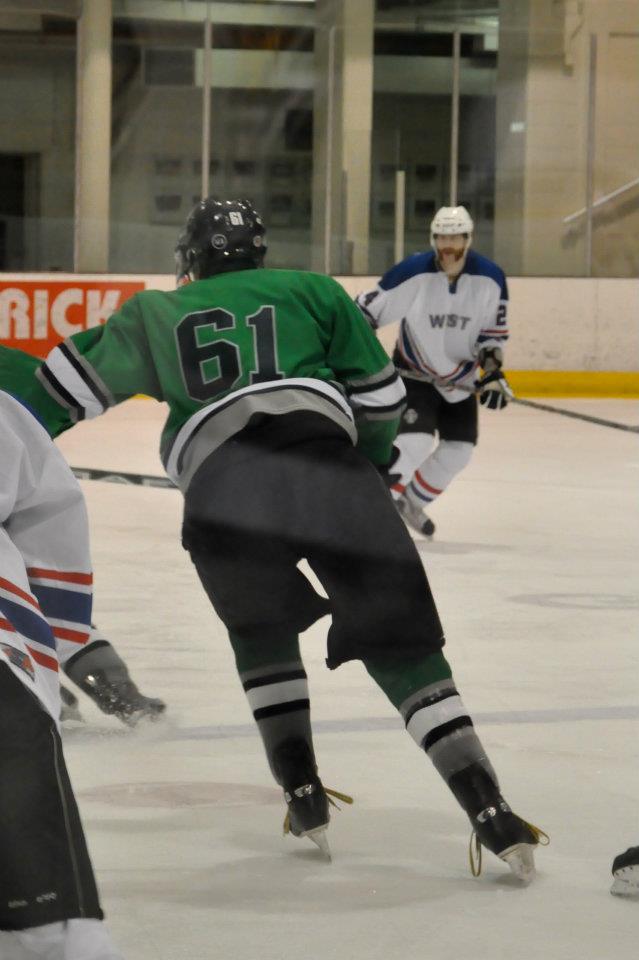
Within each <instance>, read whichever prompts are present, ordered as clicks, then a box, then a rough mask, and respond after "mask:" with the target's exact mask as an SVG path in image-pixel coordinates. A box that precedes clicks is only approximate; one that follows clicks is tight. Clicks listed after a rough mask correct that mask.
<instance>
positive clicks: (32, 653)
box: [0, 391, 93, 720]
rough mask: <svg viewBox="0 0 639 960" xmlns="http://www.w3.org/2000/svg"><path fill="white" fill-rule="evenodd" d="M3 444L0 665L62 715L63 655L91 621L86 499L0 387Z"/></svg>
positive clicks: (33, 423) (40, 432) (44, 437)
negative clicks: (59, 675) (60, 687)
mask: <svg viewBox="0 0 639 960" xmlns="http://www.w3.org/2000/svg"><path fill="white" fill-rule="evenodd" d="M0 449H1V450H2V457H1V458H0V663H1V662H5V663H6V664H7V665H8V666H9V667H10V668H11V670H12V671H13V673H14V674H15V675H16V676H17V677H18V679H19V680H20V681H21V682H22V683H23V684H24V685H25V686H26V687H27V688H28V689H30V690H31V691H32V692H33V693H34V694H35V695H36V696H37V697H38V698H39V700H40V701H41V703H42V704H43V706H44V707H45V708H46V709H47V710H48V712H49V713H50V714H51V715H52V716H53V717H54V718H55V719H56V720H57V718H58V716H59V713H60V693H59V679H58V665H59V660H62V662H64V660H66V659H68V657H69V656H70V655H72V654H73V653H75V652H77V650H78V649H79V648H80V647H81V646H82V645H83V644H85V643H86V642H87V640H88V637H89V631H90V623H91V601H92V581H93V578H92V573H91V561H90V556H89V532H88V521H87V515H86V508H85V505H84V498H83V496H82V492H81V490H80V487H79V484H78V482H77V480H76V479H75V477H74V476H73V474H72V473H71V470H70V469H69V467H68V466H67V464H66V463H65V461H64V458H63V457H62V455H61V453H60V451H59V450H58V449H57V448H56V446H55V445H54V444H53V442H52V441H51V439H50V437H49V435H48V433H47V432H46V430H45V429H44V427H42V426H41V425H40V423H38V421H37V420H36V418H35V416H34V415H33V414H32V413H30V412H29V411H28V410H26V409H25V408H24V407H23V406H22V405H21V404H20V403H18V402H17V401H16V400H14V399H13V397H10V396H9V395H8V394H6V393H4V392H2V391H0Z"/></svg>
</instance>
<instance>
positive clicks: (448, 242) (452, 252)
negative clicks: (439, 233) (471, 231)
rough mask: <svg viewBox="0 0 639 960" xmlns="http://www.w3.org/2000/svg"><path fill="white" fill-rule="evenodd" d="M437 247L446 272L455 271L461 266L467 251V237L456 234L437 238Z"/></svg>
mask: <svg viewBox="0 0 639 960" xmlns="http://www.w3.org/2000/svg"><path fill="white" fill-rule="evenodd" d="M435 245H436V247H437V258H438V260H439V262H440V263H441V265H442V267H443V268H444V270H447V269H449V268H452V269H454V268H455V267H459V266H460V265H461V261H462V258H463V256H464V251H465V249H466V237H465V236H464V235H463V234H461V233H456V234H453V235H452V236H450V237H437V238H436V239H435Z"/></svg>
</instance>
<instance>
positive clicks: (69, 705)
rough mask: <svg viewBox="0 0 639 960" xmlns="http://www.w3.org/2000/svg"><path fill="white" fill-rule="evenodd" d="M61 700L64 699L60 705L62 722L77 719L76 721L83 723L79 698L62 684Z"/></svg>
mask: <svg viewBox="0 0 639 960" xmlns="http://www.w3.org/2000/svg"><path fill="white" fill-rule="evenodd" d="M60 700H61V701H62V704H61V707H60V722H61V723H64V722H65V721H66V720H75V721H76V722H80V723H82V721H83V717H82V714H81V713H80V707H79V705H78V698H77V697H76V695H75V694H74V693H71V691H70V690H67V688H66V687H63V686H62V685H60Z"/></svg>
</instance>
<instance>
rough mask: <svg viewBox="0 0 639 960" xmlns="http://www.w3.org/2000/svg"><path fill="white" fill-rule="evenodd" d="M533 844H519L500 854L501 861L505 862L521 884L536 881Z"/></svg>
mask: <svg viewBox="0 0 639 960" xmlns="http://www.w3.org/2000/svg"><path fill="white" fill-rule="evenodd" d="M534 849H535V847H534V845H533V844H532V843H517V844H515V846H514V847H510V848H509V849H508V850H504V852H503V853H500V854H499V856H500V859H501V860H505V861H506V863H507V864H508V866H509V867H510V869H511V872H512V874H513V876H514V877H516V878H517V880H519V881H520V882H521V883H530V882H531V881H532V880H534V879H535V876H536V871H535V858H534V855H533V850H534Z"/></svg>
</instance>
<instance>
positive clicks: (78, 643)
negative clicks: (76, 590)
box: [0, 344, 166, 726]
mask: <svg viewBox="0 0 639 960" xmlns="http://www.w3.org/2000/svg"><path fill="white" fill-rule="evenodd" d="M39 364H40V360H38V359H37V358H36V357H32V356H31V355H30V354H27V353H25V352H24V351H23V350H17V349H15V348H13V347H7V346H3V345H2V344H0V390H4V391H6V392H7V393H9V394H11V395H12V396H15V397H18V398H19V399H21V400H23V399H24V397H25V394H27V395H28V396H29V401H28V402H29V407H30V409H31V410H32V411H33V413H34V414H35V416H36V417H37V418H38V420H39V421H40V422H41V423H42V425H43V426H44V427H45V428H46V430H47V431H48V433H49V434H50V435H51V436H54V435H55V434H56V433H57V428H58V425H59V424H58V421H59V415H58V414H57V411H56V405H55V404H53V403H51V401H50V400H49V399H48V397H46V396H45V397H44V398H42V397H40V396H39V395H38V394H33V393H29V385H30V383H31V380H32V378H33V373H34V371H35V370H36V369H37V368H38V366H39ZM50 587H51V583H49V581H48V580H47V578H46V576H42V577H34V578H33V579H32V588H33V592H34V594H35V596H36V598H37V600H38V602H39V603H40V606H41V609H42V610H43V612H44V614H45V616H47V615H50V616H51V617H52V618H57V617H59V614H60V611H59V610H58V595H57V594H56V592H55V590H54V591H52V590H51V589H50ZM49 605H51V609H49ZM63 621H64V617H62V620H61V622H60V623H57V624H56V628H55V637H56V640H57V641H58V661H59V664H60V667H61V669H62V670H63V672H64V673H65V674H66V676H67V677H68V678H69V679H70V680H72V681H73V683H75V684H76V685H77V686H78V687H79V688H80V689H81V690H82V691H83V693H86V694H87V696H89V697H90V698H91V699H92V700H93V702H94V703H95V705H96V706H97V707H98V708H99V709H100V710H101V711H102V712H103V713H106V714H109V715H112V716H115V717H117V718H118V719H119V720H121V721H122V722H123V723H125V724H127V725H128V726H134V725H135V724H136V723H138V722H139V721H140V720H142V719H146V718H148V719H150V720H154V719H157V718H158V717H160V716H161V715H162V714H163V713H164V710H165V709H166V705H165V704H164V702H163V701H162V700H159V699H158V698H157V697H147V696H145V695H144V694H143V693H142V692H141V691H140V690H139V689H138V687H137V685H136V684H135V682H134V681H133V679H132V678H131V676H130V674H129V671H128V669H127V666H126V664H125V662H124V661H123V659H122V657H121V656H120V655H119V654H118V652H117V650H116V649H115V647H114V646H113V644H112V643H110V642H109V640H107V638H106V637H105V636H104V634H102V632H101V631H100V630H98V628H97V627H96V626H95V625H91V627H90V629H89V631H88V633H87V632H86V631H85V632H78V631H75V630H74V629H73V627H71V626H70V625H69V624H66V623H64V622H63ZM60 695H61V698H62V719H63V720H81V719H82V717H81V714H80V710H79V705H78V699H77V697H76V696H75V694H73V693H72V692H71V691H70V690H68V689H67V688H66V687H64V686H61V687H60Z"/></svg>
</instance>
